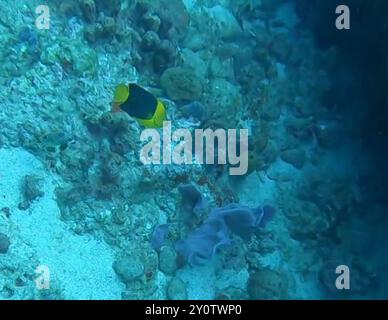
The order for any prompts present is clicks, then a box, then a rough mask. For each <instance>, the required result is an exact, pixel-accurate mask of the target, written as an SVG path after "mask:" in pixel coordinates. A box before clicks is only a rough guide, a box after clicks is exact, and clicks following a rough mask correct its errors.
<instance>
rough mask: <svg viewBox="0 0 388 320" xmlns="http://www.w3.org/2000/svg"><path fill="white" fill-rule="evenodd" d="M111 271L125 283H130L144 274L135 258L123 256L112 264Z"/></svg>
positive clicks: (141, 265)
mask: <svg viewBox="0 0 388 320" xmlns="http://www.w3.org/2000/svg"><path fill="white" fill-rule="evenodd" d="M113 270H114V271H115V272H116V274H117V275H118V276H119V277H120V279H121V280H122V281H123V282H125V283H128V282H132V281H134V280H137V279H139V278H140V277H141V276H142V275H143V274H144V266H143V264H142V262H141V261H140V259H139V258H138V257H136V256H124V257H121V258H119V259H117V260H116V261H115V262H114V263H113Z"/></svg>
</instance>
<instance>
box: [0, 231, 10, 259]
mask: <svg viewBox="0 0 388 320" xmlns="http://www.w3.org/2000/svg"><path fill="white" fill-rule="evenodd" d="M10 244H11V243H10V241H9V238H8V236H7V235H5V234H4V233H0V254H6V253H7V252H8V248H9V245H10Z"/></svg>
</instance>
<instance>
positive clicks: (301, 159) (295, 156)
mask: <svg viewBox="0 0 388 320" xmlns="http://www.w3.org/2000/svg"><path fill="white" fill-rule="evenodd" d="M280 158H281V159H282V160H283V161H285V162H287V163H289V164H291V165H293V166H294V167H295V168H297V169H302V168H303V166H304V163H305V161H306V153H305V151H304V150H302V149H290V150H285V151H283V152H281V154H280Z"/></svg>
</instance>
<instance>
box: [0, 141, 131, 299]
mask: <svg viewBox="0 0 388 320" xmlns="http://www.w3.org/2000/svg"><path fill="white" fill-rule="evenodd" d="M27 174H35V175H38V176H39V177H42V178H43V181H44V183H43V184H44V192H45V194H44V196H43V197H41V198H39V199H37V200H35V201H34V202H33V203H32V205H31V207H30V208H29V209H27V210H26V211H22V210H19V209H18V204H19V203H20V201H21V192H20V185H21V182H22V179H23V178H24V177H25V175H27ZM55 185H56V181H55V177H54V176H53V175H52V174H51V173H49V172H47V171H46V170H45V169H44V166H43V164H42V163H41V162H40V161H39V160H38V159H37V158H35V157H34V156H33V155H31V154H30V153H28V152H27V151H25V150H23V149H20V148H13V149H4V148H3V149H0V208H4V207H9V208H10V209H11V215H10V217H9V218H8V219H7V218H5V217H4V216H0V232H4V229H5V230H7V234H8V236H9V238H10V242H11V246H10V248H9V251H12V253H13V255H14V256H20V257H25V256H26V255H27V254H28V253H27V252H26V246H27V247H28V248H29V250H28V251H29V252H30V254H31V252H34V257H35V258H36V259H37V260H38V261H39V262H40V263H41V264H42V265H46V266H47V267H48V268H49V271H50V278H51V279H53V280H55V283H57V284H58V285H59V287H60V288H61V291H62V293H63V296H64V298H66V299H120V298H121V292H122V290H123V284H122V283H121V282H120V281H119V280H118V279H117V277H116V274H115V273H114V270H113V269H112V263H113V259H114V255H113V251H112V249H111V248H110V247H109V246H108V245H107V244H106V243H104V242H101V241H98V240H96V239H94V238H93V237H91V236H79V235H76V234H74V233H73V232H72V231H71V230H70V229H69V228H68V226H67V225H66V224H65V223H64V222H63V221H61V220H60V211H59V208H58V205H57V203H56V200H55V195H54V188H55ZM1 220H2V221H1ZM15 264H16V261H15ZM36 267H38V266H33V268H34V269H35V268H36Z"/></svg>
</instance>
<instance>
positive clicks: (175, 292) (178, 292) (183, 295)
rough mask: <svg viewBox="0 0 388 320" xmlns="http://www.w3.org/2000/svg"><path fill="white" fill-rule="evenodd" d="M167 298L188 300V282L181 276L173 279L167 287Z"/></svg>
mask: <svg viewBox="0 0 388 320" xmlns="http://www.w3.org/2000/svg"><path fill="white" fill-rule="evenodd" d="M167 298H168V299H171V300H186V299H187V288H186V284H185V283H184V282H183V280H182V279H181V278H179V277H174V278H172V279H171V281H170V283H169V284H168V287H167Z"/></svg>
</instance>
